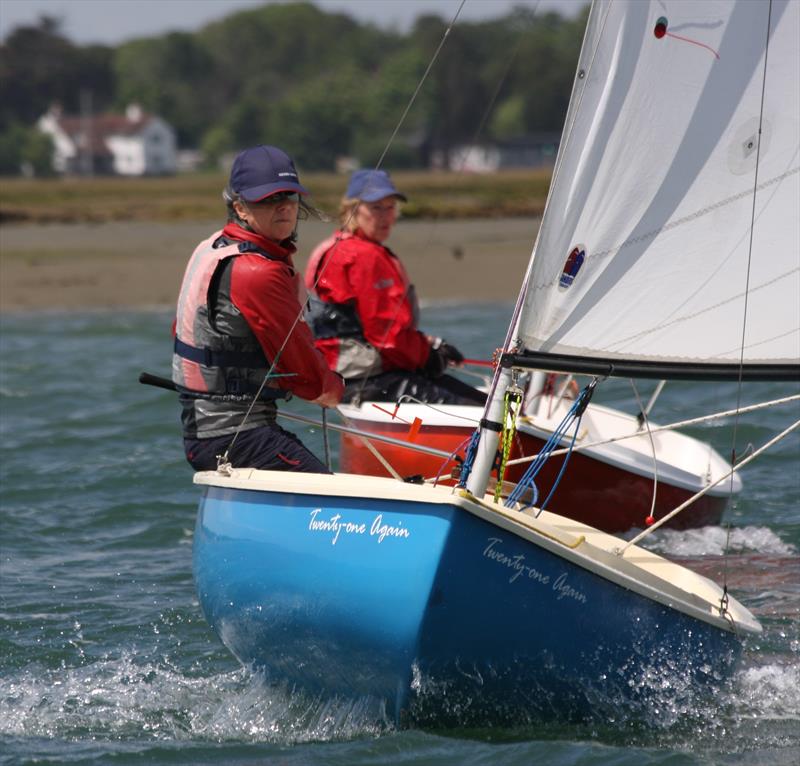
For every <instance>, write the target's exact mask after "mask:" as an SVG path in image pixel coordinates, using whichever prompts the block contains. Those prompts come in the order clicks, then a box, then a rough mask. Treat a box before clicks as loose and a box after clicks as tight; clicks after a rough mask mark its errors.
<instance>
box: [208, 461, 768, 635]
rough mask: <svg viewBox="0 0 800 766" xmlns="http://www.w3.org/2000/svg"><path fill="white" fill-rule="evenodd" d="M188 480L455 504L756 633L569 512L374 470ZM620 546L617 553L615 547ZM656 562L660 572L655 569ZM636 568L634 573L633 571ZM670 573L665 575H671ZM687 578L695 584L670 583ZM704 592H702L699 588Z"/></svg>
mask: <svg viewBox="0 0 800 766" xmlns="http://www.w3.org/2000/svg"><path fill="white" fill-rule="evenodd" d="M194 483H195V484H199V485H205V486H207V487H216V488H219V489H240V490H242V491H249V492H268V493H273V494H281V493H292V494H301V495H316V496H320V495H322V496H325V495H328V496H336V497H353V498H359V499H368V500H369V499H374V498H376V497H380V498H381V500H389V501H399V502H413V503H426V504H430V505H451V506H452V505H455V506H457V507H459V508H461V509H462V510H464V511H467V512H468V513H470V514H471V515H473V516H476V517H478V518H481V519H483V520H484V521H487V522H489V523H491V524H494V525H496V526H498V527H500V528H502V529H504V530H506V531H507V532H511V533H512V534H515V535H517V536H518V537H521V538H522V539H524V540H526V541H528V542H530V543H532V544H534V545H536V546H537V547H540V548H543V549H544V550H546V551H548V552H550V553H553V554H555V555H557V556H560V557H562V558H564V559H566V560H567V561H568V562H570V563H571V564H574V565H575V566H578V567H580V568H582V569H584V570H587V571H589V572H591V573H593V574H595V575H596V576H598V577H601V578H602V579H604V580H607V581H608V582H611V583H613V584H615V585H617V586H619V587H622V588H625V589H626V590H629V591H631V592H633V593H636V594H637V595H639V596H642V597H644V598H648V599H650V600H652V601H655V602H657V603H659V604H661V605H663V606H666V607H668V608H671V609H675V610H676V611H678V612H680V613H682V614H684V615H687V616H689V617H694V618H696V619H698V620H700V621H701V622H704V623H706V624H709V625H712V626H713V627H715V628H718V629H721V630H723V631H725V632H728V633H738V632H740V631H741V632H745V633H750V634H758V633H761V631H762V628H761V625H760V624H759V623H758V621H757V620H756V619H755V617H753V615H752V614H751V613H750V612H749V610H747V609H746V608H745V607H744V606H743V605H742V604H740V603H739V602H738V601H737V600H736V599H734V598H732V597H728V607H727V615H728V616H727V617H726V616H724V615H722V614H720V613H719V606H718V604H719V603H721V601H722V600H723V597H724V591H723V590H722V588H720V587H719V585H717V584H716V583H715V582H713V581H712V580H709V579H708V578H706V577H704V576H702V575H700V574H697V573H696V572H693V571H692V570H691V569H688V568H687V567H684V566H681V565H680V564H676V563H674V562H671V561H669V559H666V558H664V557H663V556H660V555H658V554H656V553H653V552H651V551H648V550H647V549H645V548H641V547H639V546H637V545H632V546H629V547H627V548H626V549H625V550H624V551H623V550H622V549H623V547H624V541H623V540H621V539H620V538H617V537H614V536H613V535H609V534H607V533H605V532H602V531H600V530H598V529H595V528H594V527H591V526H588V525H586V524H582V523H581V522H578V521H575V520H573V519H567V518H565V517H563V516H559V515H557V514H554V513H551V512H549V511H542V512H541V514H540V515H539V516H538V517H536V516H534V515H533V514H532V513H530V512H522V511H518V510H513V509H509V508H505V507H504V506H502V505H495V504H494V503H493V502H490V501H488V500H480V499H478V498H475V497H473V496H471V495H469V493H464V494H462V493H461V492H460V491H458V490H456V488H453V487H444V486H439V487H432V486H430V485H418V484H409V483H404V482H398V481H396V480H394V479H388V478H385V477H380V476H361V475H356V474H310V473H295V472H291V471H264V470H259V469H255V468H234V469H230V472H229V473H221V472H218V471H201V472H198V473H195V475H194ZM619 551H621V553H619ZM656 568H658V569H659V570H660V571H662V572H663V574H660V573H659V572H658V571H656ZM635 573H636V574H638V575H639V577H638V578H637V577H636V576H635ZM670 573H672V574H673V578H670V579H668V578H669V574H670ZM674 581H681V582H684V583H686V582H687V581H690V582H691V583H692V584H693V585H694V586H695V591H691V590H687V589H686V588H685V587H681V586H679V585H676V584H675V582H674ZM698 591H700V592H703V591H704V592H705V593H706V595H701V593H700V592H698Z"/></svg>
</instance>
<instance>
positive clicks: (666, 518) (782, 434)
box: [617, 420, 800, 556]
mask: <svg viewBox="0 0 800 766" xmlns="http://www.w3.org/2000/svg"><path fill="white" fill-rule="evenodd" d="M798 427H800V420H796V421H795V422H794V423H792V425H790V426H789V427H788V428H786V429H784V430H783V431H781V432H780V433H779V434H778V435H777V436H775V437H773V438H772V439H770V440H769V441H768V442H767V443H766V444H764V445H763V446H762V447H760V448H759V449H757V450H755V451H754V452H753V454H752V455H749V456H748V457H746V458H745V459H744V460H742V461H741V462H740V463H739V465H737V466H736V467H735V468H731V470H730V471H728V473H726V474H724V475H723V476H720V477H719V479H717V480H716V481H714V482H712V483H711V484H709V485H708V486H707V487H704V488H703V489H701V490H700V491H699V492H698V493H697V494H695V495H692V497H690V498H689V499H688V500H686V501H685V502H684V503H681V505H679V506H678V507H677V508H675V509H674V510H672V511H670V512H669V513H668V514H667V515H666V516H664V517H663V518H661V519H659V520H658V521H657V522H655V524H653V525H651V526H649V527H648V528H647V529H645V530H644V531H643V532H640V533H639V534H638V535H636V537H634V538H633V539H632V540H630V541H629V542H628V543H626V544H625V546H624V547H622V548H621V549H620V550H618V551H617V553H618V554H619V555H620V556H621V555H622V554H623V553H625V551H626V550H627V549H628V548H630V547H631V545H636V543H638V542H639V540H642V539H643V538H644V537H646V536H647V535H649V534H651V533H652V532H655V530H656V529H658V528H659V527H660V526H661V525H662V524H665V523H666V522H668V521H669V520H670V519H671V518H673V517H674V516H676V515H677V514H679V513H680V512H681V511H682V510H684V508H687V507H688V506H690V505H691V504H692V503H694V502H695V500H699V499H700V498H701V497H702V496H703V495H705V494H706V492H708V491H709V490H711V489H713V488H714V487H716V486H717V484H719V483H721V482H723V481H725V479H727V478H729V477H731V476H733V474H734V473H736V471H738V470H740V469H741V468H743V467H744V466H746V465H747V464H748V463H749V462H750V461H751V460H753V459H755V458H756V457H758V456H759V455H760V454H761V453H762V452H764V451H766V450H767V449H769V448H770V447H772V446H773V445H774V444H777V443H778V442H779V441H781V439H784V438H785V437H787V436H788V435H789V434H790V433H791V432H792V431H794V430H795V429H796V428H798Z"/></svg>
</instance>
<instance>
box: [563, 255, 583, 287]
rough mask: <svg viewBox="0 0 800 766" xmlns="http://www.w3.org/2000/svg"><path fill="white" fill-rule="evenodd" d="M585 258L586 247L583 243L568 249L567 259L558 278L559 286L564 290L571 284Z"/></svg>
mask: <svg viewBox="0 0 800 766" xmlns="http://www.w3.org/2000/svg"><path fill="white" fill-rule="evenodd" d="M585 259H586V247H585V246H584V245H575V247H573V248H572V250H570V253H569V255H568V256H567V260H566V261H565V262H564V269H563V271H562V272H561V278H560V279H559V280H558V286H559V287H562V288H564V289H565V290H566V289H567V288H568V287H570V286H571V285H572V283H573V282H574V281H575V277H577V276H578V272H579V271H580V270H581V266H583V262H584V260H585Z"/></svg>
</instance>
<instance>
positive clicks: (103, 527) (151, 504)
mask: <svg viewBox="0 0 800 766" xmlns="http://www.w3.org/2000/svg"><path fill="white" fill-rule="evenodd" d="M510 311H511V309H510V306H488V307H482V308H477V309H476V308H474V307H466V306H450V307H435V308H429V309H427V310H426V311H425V312H424V324H425V326H426V327H429V328H431V329H433V328H435V329H436V331H437V332H439V333H442V334H444V335H445V336H446V337H447V338H448V339H449V340H451V341H453V342H454V343H456V344H457V345H458V346H459V347H460V348H462V350H463V351H465V352H466V353H467V354H468V355H469V356H473V357H488V356H489V355H490V354H491V352H492V350H493V349H494V347H495V346H496V345H498V344H499V341H500V340H501V339H502V336H503V334H504V327H505V323H506V322H507V321H508V316H509V315H510ZM1 321H2V325H1V327H0V333H1V334H0V345H1V348H0V352H1V357H0V365H2V366H1V368H0V369H1V372H0V431H1V432H0V436H1V437H2V438H1V439H0V450H1V452H0V478H1V479H2V517H1V518H2V527H1V528H0V535H1V537H0V576H1V577H2V580H1V581H0V737H2V739H1V740H0V743H1V746H0V763H2V764H23V763H38V764H55V763H67V764H128V763H131V764H133V763H136V764H141V763H165V764H172V763H175V764H211V763H214V764H219V763H225V764H355V765H356V766H357V765H359V764H405V763H414V764H467V765H473V764H474V765H476V766H477V765H478V764H481V765H483V764H508V765H515V766H516V765H517V764H519V765H522V764H531V763H537V764H554V765H558V766H562V765H565V766H566V765H567V764H569V765H572V764H574V765H578V764H580V765H581V766H583V765H590V764H615V765H617V766H628V765H630V766H634V765H635V766H640V765H641V764H664V765H666V764H669V766H677V765H681V764H748V765H749V764H765V765H766V764H770V765H771V764H787V765H788V764H797V763H798V762H800V560H799V558H798V556H799V554H800V470H799V467H800V437H798V436H797V435H796V434H795V435H794V436H793V437H791V438H790V439H788V440H786V441H784V442H782V443H781V444H780V445H778V446H777V447H776V448H775V450H774V451H773V452H771V453H768V454H767V455H766V456H764V457H763V458H762V459H760V460H756V461H755V462H754V463H753V464H751V466H749V467H747V468H746V469H745V470H744V481H745V489H744V492H743V493H742V495H741V496H740V498H739V499H738V500H737V503H736V505H735V506H734V507H733V508H732V509H730V510H729V512H728V513H727V516H726V521H727V522H730V524H731V529H730V532H728V530H727V529H726V528H723V527H720V528H706V529H703V530H694V531H688V532H669V531H666V532H662V531H659V532H657V533H655V534H654V536H653V538H652V540H651V542H649V543H648V545H650V546H651V547H653V548H654V549H656V550H658V551H659V552H663V553H666V554H668V555H670V556H672V557H677V558H679V559H680V560H681V561H683V562H685V563H687V564H688V565H689V566H691V567H693V568H695V569H697V570H699V571H701V572H702V573H704V574H706V575H708V576H711V577H713V578H715V579H717V580H720V579H722V578H723V577H726V578H727V581H728V583H729V587H730V588H731V590H732V592H733V593H734V594H735V595H736V596H737V597H738V598H739V599H740V600H741V601H743V602H744V604H745V605H746V606H748V607H749V608H750V609H751V610H752V611H753V612H754V613H755V614H756V615H757V617H758V618H759V619H760V620H761V622H762V624H763V626H764V634H763V635H762V636H761V637H760V638H759V639H758V640H755V641H752V642H751V643H750V644H749V645H748V646H747V649H746V653H745V657H744V662H743V665H742V668H741V670H740V671H739V672H738V674H737V676H736V678H735V679H734V680H733V682H732V684H731V687H730V688H729V689H728V690H727V691H726V692H725V693H724V694H722V695H720V696H719V697H718V698H717V699H715V700H713V701H712V702H711V703H708V704H707V705H706V706H705V707H704V708H703V709H696V708H687V707H685V706H684V705H683V703H681V702H679V701H678V700H676V701H675V703H674V704H670V705H667V706H665V707H664V709H662V710H652V711H650V712H651V714H650V715H649V716H648V717H647V720H644V721H642V720H638V721H630V720H625V719H624V718H621V719H619V720H615V721H609V722H608V723H606V724H602V725H594V726H574V725H566V724H565V725H562V726H553V725H548V726H547V727H540V728H534V727H531V728H525V729H518V730H500V731H498V730H474V729H471V730H466V729H461V730H454V731H448V732H421V731H399V732H398V731H394V730H393V729H392V728H391V727H390V726H388V725H378V724H375V723H373V722H372V720H371V719H369V718H367V717H365V716H364V715H363V713H362V711H360V710H359V708H358V706H357V705H351V704H347V703H344V702H340V703H331V702H325V701H317V703H316V704H308V701H305V700H300V699H299V698H297V697H295V696H293V695H292V694H290V693H288V692H285V691H281V690H276V689H272V688H267V687H266V686H265V685H264V683H263V681H262V680H261V679H259V678H258V677H254V676H252V675H251V674H250V673H249V672H248V671H247V670H245V669H243V668H241V667H240V666H239V665H238V663H237V662H236V660H234V659H233V658H232V657H231V655H229V654H228V652H227V651H226V650H225V649H224V647H222V645H221V644H220V643H219V641H218V640H217V638H216V637H215V636H214V635H213V634H212V632H211V631H210V629H209V628H208V626H207V625H206V623H205V621H204V619H203V616H202V614H201V613H200V611H199V607H198V604H197V601H196V598H195V593H194V588H193V584H192V578H191V544H192V529H193V525H194V515H195V507H196V502H197V498H198V491H197V490H196V489H195V488H194V487H193V485H192V483H191V471H190V469H189V467H188V465H186V464H185V462H184V459H183V455H182V451H181V444H180V438H179V427H178V414H177V405H176V402H175V401H174V398H173V396H172V395H171V394H170V393H168V392H164V391H160V390H156V389H152V388H147V387H144V386H141V385H139V384H138V383H137V382H136V381H137V376H138V373H139V372H140V371H141V370H149V371H151V372H155V373H158V374H168V368H169V346H170V336H169V324H170V317H169V315H168V314H167V313H152V312H151V313H125V314H110V313H96V314H81V315H40V316H3V317H2V320H1ZM787 392H790V393H796V392H797V386H794V387H793V388H792V387H787V386H781V385H773V384H757V385H756V384H749V385H747V386H745V388H744V391H743V402H744V403H750V402H755V401H760V400H763V399H767V398H773V397H777V396H780V395H783V394H785V393H787ZM646 395H647V391H645V392H643V396H646ZM735 397H736V389H735V387H734V386H732V385H730V384H725V385H722V386H720V385H716V386H707V385H704V384H671V385H668V386H667V388H666V389H665V391H664V393H663V394H662V397H661V399H660V400H659V403H658V404H657V406H656V410H655V412H654V417H655V418H656V419H657V420H660V421H661V422H667V421H671V420H674V419H679V418H682V417H688V416H694V415H699V414H702V413H704V412H709V411H715V410H719V409H724V408H727V407H728V406H731V405H732V404H733V403H734V402H735ZM598 398H599V399H600V400H601V401H605V402H606V403H611V404H613V405H614V406H619V407H620V408H627V409H629V410H630V411H633V405H632V404H631V401H630V388H629V386H628V385H626V384H624V383H621V382H614V383H609V384H607V385H605V386H604V387H603V390H601V392H600V394H599V397H598ZM289 406H291V407H293V408H297V409H299V410H300V411H302V412H303V413H304V414H308V415H316V411H315V410H314V409H312V408H310V407H303V405H302V404H301V403H295V402H292V403H291V404H290V405H289ZM798 414H800V407H798V406H797V405H791V406H789V407H786V406H785V407H783V408H780V409H776V410H773V411H768V412H766V413H765V412H761V413H759V414H756V415H751V416H747V417H745V418H742V420H741V421H740V422H739V423H738V426H737V427H736V448H737V452H739V453H741V452H743V451H744V450H745V449H746V448H747V445H748V444H753V445H755V446H759V445H761V444H762V443H763V442H765V441H766V440H767V439H768V438H770V437H771V436H772V435H774V434H775V433H777V432H778V431H779V430H781V429H782V428H784V427H785V426H786V425H788V424H789V423H790V422H792V421H793V420H796V419H797V417H798ZM295 430H298V431H299V432H301V433H302V434H303V436H304V439H305V440H306V441H307V443H308V444H310V445H311V446H313V447H314V448H316V449H317V452H318V454H320V453H321V438H320V434H319V433H318V432H312V431H310V430H309V429H302V428H301V429H295ZM733 432H734V426H733V423H732V421H726V422H725V423H722V424H715V425H708V426H704V427H695V428H694V429H692V430H691V433H692V434H694V435H699V436H702V438H704V439H707V440H710V441H711V442H712V443H713V444H714V446H715V447H716V448H717V449H718V450H719V451H720V452H721V453H722V454H730V451H731V446H732V439H733ZM332 444H333V445H335V444H336V439H335V438H333V439H332ZM726 546H727V547H728V549H729V553H728V555H727V556H725V555H724V554H725V550H726ZM543 629H546V628H543ZM653 640H654V641H657V640H658V637H657V636H654V637H653Z"/></svg>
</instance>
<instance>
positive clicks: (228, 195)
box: [222, 184, 330, 243]
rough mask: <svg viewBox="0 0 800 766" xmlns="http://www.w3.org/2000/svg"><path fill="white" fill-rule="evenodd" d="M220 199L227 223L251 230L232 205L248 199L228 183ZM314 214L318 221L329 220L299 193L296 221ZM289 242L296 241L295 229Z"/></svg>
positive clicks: (244, 202) (245, 201)
mask: <svg viewBox="0 0 800 766" xmlns="http://www.w3.org/2000/svg"><path fill="white" fill-rule="evenodd" d="M222 199H223V200H224V201H225V207H226V209H227V214H228V223H235V224H236V225H237V226H241V227H242V228H243V229H246V230H247V231H253V227H252V226H250V224H249V223H247V221H245V220H244V219H243V218H241V217H240V216H239V213H237V212H236V206H235V205H234V203H235V202H240V203H241V204H242V205H249V203H248V201H247V200H246V199H244V198H243V197H242V195H241V194H239V192H236V191H234V190H233V188H232V187H231V185H230V184H228V185H227V186H226V187H225V188H224V189H223V190H222ZM312 215H313V216H314V217H315V218H318V219H319V220H320V221H323V222H327V221H330V218H329V217H328V216H327V215H326V214H325V213H324V212H322V210H320V209H319V208H316V207H314V206H313V205H311V204H310V203H308V202H306V201H305V200H304V199H303V196H302V195H300V202H299V210H298V211H297V220H298V221H305V220H306V219H307V218H309V217H311V216H312ZM287 239H288V241H289V242H292V243H294V242H296V241H297V229H296V228H295V230H294V231H293V232H292V233H291V235H290V236H289V237H288V238H287Z"/></svg>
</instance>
